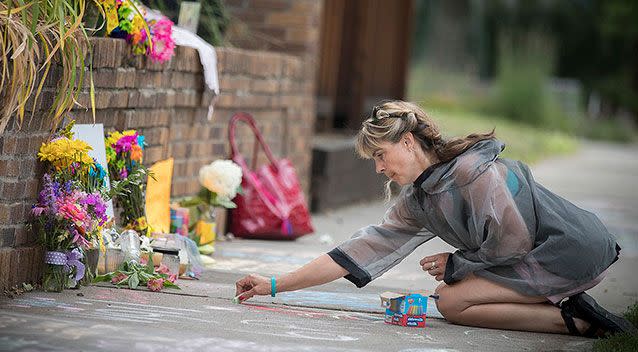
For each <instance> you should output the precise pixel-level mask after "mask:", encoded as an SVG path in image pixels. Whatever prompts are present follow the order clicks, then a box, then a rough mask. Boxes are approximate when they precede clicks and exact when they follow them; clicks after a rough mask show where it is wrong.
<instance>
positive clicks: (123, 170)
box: [120, 168, 128, 180]
mask: <svg viewBox="0 0 638 352" xmlns="http://www.w3.org/2000/svg"><path fill="white" fill-rule="evenodd" d="M126 177H128V171H126V168H122V170H120V180H123V179H125V178H126Z"/></svg>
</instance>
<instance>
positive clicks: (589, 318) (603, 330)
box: [561, 292, 637, 337]
mask: <svg viewBox="0 0 638 352" xmlns="http://www.w3.org/2000/svg"><path fill="white" fill-rule="evenodd" d="M561 315H562V316H563V320H564V321H565V325H566V326H567V329H568V330H569V332H570V333H571V334H572V335H578V336H586V337H602V336H604V335H606V334H616V333H623V332H628V333H636V332H637V330H636V327H634V326H633V325H632V324H631V323H630V322H629V321H627V320H626V319H624V318H622V317H619V316H617V315H615V314H613V313H611V312H609V311H607V310H606V309H604V308H603V307H601V306H600V305H598V303H596V300H594V298H592V297H591V296H589V295H588V294H586V293H584V292H581V293H579V294H576V295H574V296H571V297H569V299H568V300H566V301H564V302H563V303H562V304H561Z"/></svg>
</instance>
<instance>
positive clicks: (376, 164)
mask: <svg viewBox="0 0 638 352" xmlns="http://www.w3.org/2000/svg"><path fill="white" fill-rule="evenodd" d="M374 168H375V169H376V171H377V173H378V174H382V173H383V172H384V171H385V165H383V163H381V162H380V161H376V160H375V162H374Z"/></svg>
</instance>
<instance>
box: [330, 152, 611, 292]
mask: <svg viewBox="0 0 638 352" xmlns="http://www.w3.org/2000/svg"><path fill="white" fill-rule="evenodd" d="M504 148H505V145H504V144H503V143H501V142H499V141H497V140H494V139H491V140H486V141H481V142H479V143H477V144H475V145H474V146H473V147H471V148H470V149H468V150H467V151H465V152H464V153H463V154H461V155H459V156H458V157H456V158H455V159H453V160H451V161H449V162H446V163H439V164H435V165H432V166H431V167H429V168H428V169H427V170H425V171H424V172H423V174H422V175H421V176H419V178H418V179H417V180H416V181H415V183H414V185H409V186H405V187H404V188H403V190H402V191H401V194H400V195H399V196H398V197H397V200H396V202H395V204H394V205H393V206H391V207H390V208H389V209H388V211H387V212H386V214H385V216H384V219H383V221H382V222H381V223H380V224H379V225H371V226H367V227H364V228H362V229H360V230H359V231H357V232H356V233H355V234H354V235H353V237H352V238H351V239H350V240H348V241H346V242H344V243H342V244H340V245H339V246H337V247H336V248H335V249H333V250H332V251H330V252H329V253H328V255H329V256H330V257H331V258H332V259H333V260H334V261H335V262H337V263H338V264H339V265H341V266H342V267H344V268H345V269H346V270H348V272H349V274H348V275H347V276H346V278H347V279H348V280H350V281H352V282H353V283H354V284H355V285H357V286H358V287H363V286H365V285H366V284H367V283H368V282H370V281H372V280H374V279H376V278H377V277H379V276H381V275H382V274H383V273H384V272H386V271H387V270H389V269H390V268H392V267H393V266H395V265H396V264H398V263H399V262H400V261H401V260H403V258H405V257H406V256H407V255H409V254H410V253H411V252H412V251H413V250H414V249H415V248H417V247H418V246H420V245H422V244H423V243H425V242H427V241H428V240H430V239H432V238H433V237H434V236H438V237H440V238H441V239H442V240H443V241H445V242H447V243H448V244H450V245H452V246H454V247H455V248H457V249H458V250H457V251H456V252H455V253H453V254H452V255H451V256H450V257H449V259H448V262H447V265H446V271H445V277H444V281H445V282H446V283H448V284H452V283H454V282H456V281H459V280H461V279H462V278H464V277H465V276H466V275H467V274H468V273H474V274H475V275H477V276H481V277H484V278H486V279H489V280H492V281H495V282H497V283H500V284H503V285H505V286H507V287H510V288H512V289H514V290H516V291H518V292H520V293H523V294H526V295H533V296H545V297H547V296H551V295H556V294H560V293H564V292H567V291H570V290H572V289H574V288H577V287H579V286H582V285H584V284H586V283H588V282H590V281H592V280H594V279H595V278H596V277H597V276H598V275H600V274H601V273H602V272H603V271H604V270H605V269H607V268H608V267H609V266H610V265H611V264H612V263H613V262H614V261H615V260H616V259H617V258H618V253H619V251H620V247H618V245H617V244H616V241H615V239H614V238H613V236H612V235H611V234H610V233H609V232H608V231H607V229H606V228H605V226H604V225H603V224H602V223H601V222H600V220H599V219H598V218H597V217H596V216H595V215H594V214H592V213H590V212H588V211H585V210H583V209H580V208H578V207H576V206H575V205H573V204H572V203H570V202H568V201H567V200H565V199H563V198H561V197H559V196H558V195H556V194H554V193H552V192H550V191H549V190H547V189H546V188H544V187H543V186H541V185H540V184H538V183H536V182H535V181H534V179H533V178H532V175H531V172H530V170H529V168H528V167H527V166H526V165H525V164H523V163H521V162H518V161H512V160H508V159H502V158H499V157H498V156H499V153H500V152H501V151H502V150H503V149H504Z"/></svg>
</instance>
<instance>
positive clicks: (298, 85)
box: [0, 38, 314, 290]
mask: <svg viewBox="0 0 638 352" xmlns="http://www.w3.org/2000/svg"><path fill="white" fill-rule="evenodd" d="M93 43H94V55H93V57H94V61H93V67H94V83H95V89H96V102H95V105H96V109H97V116H96V122H98V123H103V124H104V127H105V130H106V131H111V130H115V129H117V130H123V129H128V128H135V129H138V130H139V131H140V132H141V133H142V134H144V135H145V136H146V141H147V143H148V145H149V146H148V148H147V149H146V154H145V161H146V163H147V164H151V163H153V162H156V161H158V160H162V159H164V158H167V157H169V156H172V157H173V158H174V159H175V167H174V172H173V184H172V195H173V196H174V197H182V196H186V195H190V194H193V193H195V192H196V191H197V190H198V189H199V184H198V181H197V172H198V170H199V168H200V167H201V166H202V165H205V164H207V163H210V162H211V161H213V160H215V159H219V158H226V157H227V156H228V154H229V147H228V143H227V125H228V120H229V119H230V116H231V115H232V113H233V112H235V111H240V110H241V111H247V112H249V113H252V114H253V115H254V116H255V118H256V119H257V123H258V126H259V128H260V129H261V131H262V132H263V134H264V136H265V138H266V140H267V142H268V143H269V145H270V147H271V149H272V150H273V153H274V154H275V155H276V156H278V157H289V158H290V159H291V160H292V161H293V163H294V165H295V166H296V168H297V172H298V174H299V178H300V181H301V183H302V186H303V187H304V191H305V192H306V194H308V187H309V173H310V162H311V160H310V159H311V145H310V139H311V136H312V133H313V131H312V126H313V124H314V110H313V109H312V110H311V109H308V107H314V96H313V95H312V82H311V81H310V80H308V79H307V78H305V75H304V71H303V70H304V66H303V63H302V60H301V59H299V58H297V57H294V56H289V55H284V54H276V53H270V52H263V51H248V50H240V49H227V48H220V49H218V50H217V54H218V70H219V76H220V85H221V94H220V96H219V97H217V101H216V104H215V112H214V114H213V118H212V119H211V120H210V121H209V120H208V119H207V111H208V104H209V102H210V101H211V99H212V98H213V94H211V92H210V91H207V90H205V89H204V84H203V76H202V67H201V64H200V63H199V56H198V54H197V51H196V50H195V49H191V48H182V47H178V48H177V51H176V55H175V57H173V59H172V60H171V61H169V62H167V63H164V64H156V63H153V62H151V61H150V60H146V59H145V58H143V57H135V56H132V55H130V54H129V53H128V50H129V49H128V46H127V45H126V43H125V42H124V41H122V40H116V39H107V38H95V39H93ZM55 76H56V74H55V72H54V73H53V75H52V79H51V80H52V81H53V80H54V79H55ZM53 89H54V88H52V87H51V86H49V88H46V89H45V90H44V93H43V96H42V99H41V104H39V105H40V106H41V107H48V105H47V104H49V105H50V102H51V101H52V100H51V94H52V93H51V92H52V91H53ZM78 100H79V102H80V103H81V104H83V105H85V106H88V105H89V99H88V93H84V94H81V95H80V97H79V99H78ZM71 115H72V116H73V117H74V118H75V119H76V120H77V122H78V123H91V122H92V121H93V120H92V117H91V113H90V111H86V110H85V109H84V108H79V107H78V108H77V109H74V110H73V111H72V113H71ZM43 116H44V114H43V112H41V111H36V113H35V115H34V118H33V119H31V120H30V121H25V123H24V124H23V126H22V128H21V129H20V128H18V126H16V123H15V122H10V123H9V125H8V127H7V129H6V130H5V131H4V132H3V133H2V134H0V151H1V152H2V153H1V154H0V290H2V289H4V288H7V287H10V286H12V285H15V284H18V283H20V282H33V281H37V280H38V278H39V277H40V267H41V266H40V263H41V262H42V250H41V248H40V247H38V246H36V245H35V237H34V234H32V233H30V232H28V231H26V229H25V227H24V221H25V220H27V217H28V213H29V209H30V207H31V205H32V204H33V203H34V202H35V200H36V198H37V193H38V191H39V180H40V177H41V175H42V173H43V166H42V165H41V164H40V163H38V162H37V161H36V154H37V150H38V148H39V146H40V144H41V143H42V142H44V141H45V140H46V139H47V137H48V136H49V125H48V123H47V121H46V120H45V119H43ZM27 120H28V119H27ZM237 137H238V142H239V143H238V144H239V147H240V150H242V152H243V153H244V154H245V155H249V154H250V153H251V152H252V142H253V139H252V135H251V133H250V132H249V129H248V128H245V127H243V126H242V128H240V129H239V130H238V134H237ZM260 156H261V157H262V158H261V159H260V161H261V162H263V153H261V154H260ZM21 268H24V269H21Z"/></svg>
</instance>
